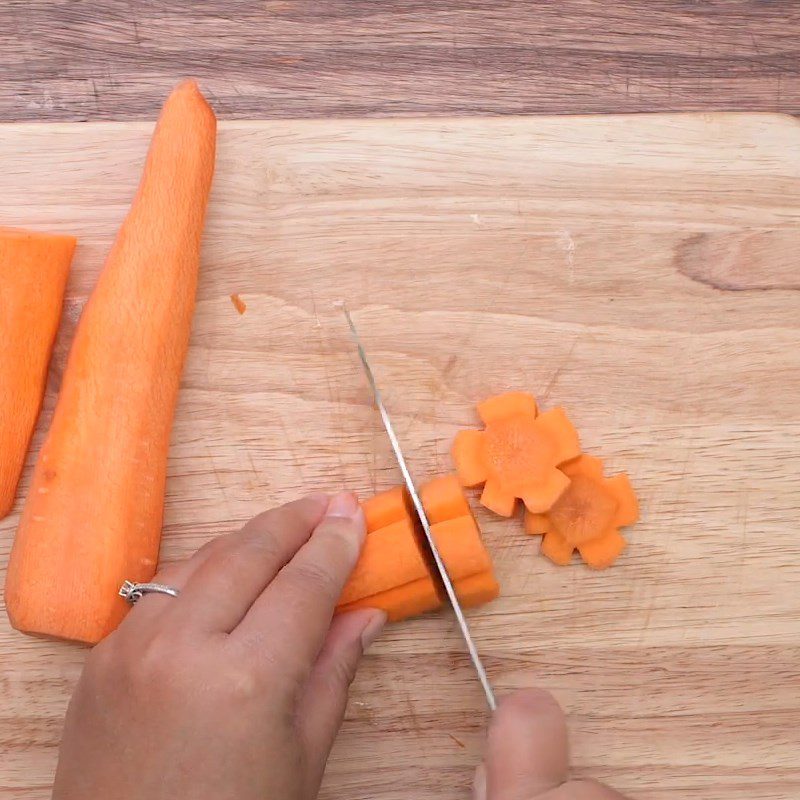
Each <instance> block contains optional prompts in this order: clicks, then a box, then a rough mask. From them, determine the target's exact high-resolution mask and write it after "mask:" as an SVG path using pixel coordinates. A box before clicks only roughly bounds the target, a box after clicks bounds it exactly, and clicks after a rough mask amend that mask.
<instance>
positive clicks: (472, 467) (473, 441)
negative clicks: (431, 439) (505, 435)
mask: <svg viewBox="0 0 800 800" xmlns="http://www.w3.org/2000/svg"><path fill="white" fill-rule="evenodd" d="M482 442H483V433H482V432H481V431H472V430H470V431H459V432H458V433H457V434H456V438H455V439H454V440H453V450H452V455H453V463H454V464H455V466H456V472H458V477H459V479H460V481H461V483H462V484H463V485H464V486H477V485H478V484H479V483H483V482H484V481H485V480H486V478H487V477H488V475H489V470H488V469H487V468H486V464H485V463H484V460H483V453H482V451H481V448H482Z"/></svg>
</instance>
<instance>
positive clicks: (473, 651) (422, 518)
mask: <svg viewBox="0 0 800 800" xmlns="http://www.w3.org/2000/svg"><path fill="white" fill-rule="evenodd" d="M342 310H343V311H344V315H345V317H346V318H347V324H348V326H349V327H350V333H351V334H352V337H353V341H354V342H355V345H356V348H357V349H358V357H359V359H360V360H361V365H362V367H363V368H364V372H365V374H366V376H367V380H368V381H369V385H370V389H371V390H372V396H373V399H374V400H375V405H376V406H377V408H378V412H379V413H380V415H381V420H382V421H383V427H384V429H385V430H386V434H387V436H388V437H389V442H390V443H391V445H392V450H393V451H394V455H395V458H396V459H397V465H398V466H399V467H400V472H401V473H402V475H403V481H404V482H405V485H406V489H407V491H408V494H409V496H410V497H411V502H412V503H413V504H414V511H415V512H416V514H417V518H418V519H419V523H420V525H421V526H422V530H423V532H424V534H425V540H426V542H427V544H428V549H429V551H430V554H431V556H432V557H433V561H434V564H435V565H436V569H437V571H438V573H439V578H440V580H441V583H442V585H443V586H444V590H445V592H446V593H447V598H448V600H449V601H450V607H451V608H452V609H453V612H454V613H455V616H456V620H457V622H458V627H459V628H460V630H461V636H462V637H463V639H464V643H465V644H466V646H467V652H468V653H469V657H470V659H471V661H472V666H473V667H474V668H475V672H476V673H477V675H478V680H479V681H480V683H481V686H482V687H483V692H484V694H485V695H486V703H487V705H488V706H489V709H490V711H494V710H495V709H496V708H497V701H496V700H495V696H494V690H493V689H492V685H491V684H490V683H489V678H488V676H487V674H486V668H485V667H484V666H483V662H482V661H481V657H480V655H479V654H478V648H477V647H476V646H475V642H474V640H473V638H472V634H471V633H470V630H469V625H468V624H467V620H466V617H465V616H464V610H463V609H462V608H461V604H460V603H459V602H458V596H457V595H456V591H455V588H454V587H453V581H452V580H451V579H450V575H449V574H448V572H447V567H446V566H445V563H444V561H443V560H442V556H441V554H440V553H439V548H438V547H437V546H436V541H435V540H434V538H433V534H432V533H431V525H430V522H429V521H428V515H427V514H426V513H425V508H424V506H423V505H422V500H420V497H419V494H418V492H417V489H416V486H415V485H414V481H413V479H412V477H411V472H410V471H409V469H408V465H407V464H406V459H405V457H404V456H403V450H402V448H401V447H400V442H399V441H398V439H397V435H396V434H395V432H394V426H393V425H392V420H391V418H390V417H389V413H388V412H387V410H386V406H385V405H384V404H383V397H382V395H381V391H380V389H379V388H378V384H377V381H376V380H375V374H374V373H373V371H372V367H371V366H370V363H369V359H368V358H367V353H366V350H365V349H364V345H363V344H362V342H361V337H360V336H359V335H358V330H357V329H356V326H355V323H354V322H353V318H352V317H351V316H350V311H349V310H348V308H347V306H346V305H344V304H342Z"/></svg>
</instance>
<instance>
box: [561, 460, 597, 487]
mask: <svg viewBox="0 0 800 800" xmlns="http://www.w3.org/2000/svg"><path fill="white" fill-rule="evenodd" d="M559 469H560V470H561V471H562V472H563V473H564V474H565V475H566V476H567V477H569V478H572V477H574V476H575V475H583V476H584V477H586V478H592V480H596V481H602V480H603V462H602V461H601V460H600V459H599V458H597V456H590V455H588V454H587V453H582V454H581V455H579V456H578V457H577V458H573V459H572V460H570V461H567V462H566V463H565V464H562V465H561V466H560V467H559Z"/></svg>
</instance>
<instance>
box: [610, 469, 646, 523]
mask: <svg viewBox="0 0 800 800" xmlns="http://www.w3.org/2000/svg"><path fill="white" fill-rule="evenodd" d="M606 488H608V490H609V491H610V492H611V493H612V494H613V495H614V497H615V498H616V500H617V513H616V516H615V517H614V525H615V526H616V527H618V528H624V527H625V526H626V525H633V524H634V522H637V521H638V520H639V501H638V500H637V499H636V494H635V492H634V491H633V486H631V481H630V478H629V477H628V475H627V473H625V472H620V474H619V475H615V476H614V477H613V478H609V479H608V480H607V481H606Z"/></svg>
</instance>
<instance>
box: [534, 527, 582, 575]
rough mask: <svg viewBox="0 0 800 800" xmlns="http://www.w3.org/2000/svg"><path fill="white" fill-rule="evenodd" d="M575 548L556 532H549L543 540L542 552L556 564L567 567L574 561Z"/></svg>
mask: <svg viewBox="0 0 800 800" xmlns="http://www.w3.org/2000/svg"><path fill="white" fill-rule="evenodd" d="M574 549H575V548H573V546H572V545H571V544H569V542H567V540H566V539H565V538H564V537H563V536H560V535H559V534H557V533H556V532H555V531H548V532H547V533H546V534H545V535H544V538H543V539H542V547H541V552H542V555H543V556H547V558H549V559H550V560H551V561H552V562H553V563H554V564H558V565H559V566H561V567H566V566H568V565H569V563H570V561H572V553H573V551H574Z"/></svg>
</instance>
